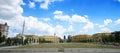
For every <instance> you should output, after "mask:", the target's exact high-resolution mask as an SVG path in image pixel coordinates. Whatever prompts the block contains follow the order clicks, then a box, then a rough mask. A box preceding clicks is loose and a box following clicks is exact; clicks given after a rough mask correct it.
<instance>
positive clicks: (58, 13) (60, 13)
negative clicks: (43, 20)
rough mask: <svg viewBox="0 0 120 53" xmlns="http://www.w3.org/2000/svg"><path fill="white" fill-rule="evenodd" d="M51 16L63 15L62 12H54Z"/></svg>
mask: <svg viewBox="0 0 120 53" xmlns="http://www.w3.org/2000/svg"><path fill="white" fill-rule="evenodd" d="M53 14H55V15H56V14H57V15H62V14H63V12H62V11H58V10H56V11H55V12H53Z"/></svg>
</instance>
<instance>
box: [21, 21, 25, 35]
mask: <svg viewBox="0 0 120 53" xmlns="http://www.w3.org/2000/svg"><path fill="white" fill-rule="evenodd" d="M24 28H25V20H24V21H23V27H22V36H23V35H24Z"/></svg>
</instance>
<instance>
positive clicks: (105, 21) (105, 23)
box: [104, 19, 112, 25]
mask: <svg viewBox="0 0 120 53" xmlns="http://www.w3.org/2000/svg"><path fill="white" fill-rule="evenodd" d="M110 23H112V20H111V19H106V20H104V25H108V24H110Z"/></svg>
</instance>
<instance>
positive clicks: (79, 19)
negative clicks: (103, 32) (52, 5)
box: [53, 10, 94, 32]
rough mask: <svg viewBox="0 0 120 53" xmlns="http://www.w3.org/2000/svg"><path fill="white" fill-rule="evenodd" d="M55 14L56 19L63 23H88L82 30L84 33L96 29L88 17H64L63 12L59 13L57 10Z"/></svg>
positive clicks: (75, 15)
mask: <svg viewBox="0 0 120 53" xmlns="http://www.w3.org/2000/svg"><path fill="white" fill-rule="evenodd" d="M53 14H54V19H58V20H61V21H69V22H71V23H86V25H85V26H84V27H83V28H82V31H83V32H87V31H88V30H89V29H93V28H94V24H93V23H92V22H90V21H89V19H88V16H87V15H84V16H80V15H77V14H74V15H72V16H69V15H64V14H63V12H62V11H58V10H56V11H55V12H54V13H53ZM71 28H72V27H71ZM72 30H73V29H72Z"/></svg>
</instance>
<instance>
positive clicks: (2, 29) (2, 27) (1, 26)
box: [0, 23, 9, 37]
mask: <svg viewBox="0 0 120 53" xmlns="http://www.w3.org/2000/svg"><path fill="white" fill-rule="evenodd" d="M8 30H9V26H8V25H7V23H5V24H0V32H1V33H2V36H3V35H4V36H5V37H7V35H8Z"/></svg>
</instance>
